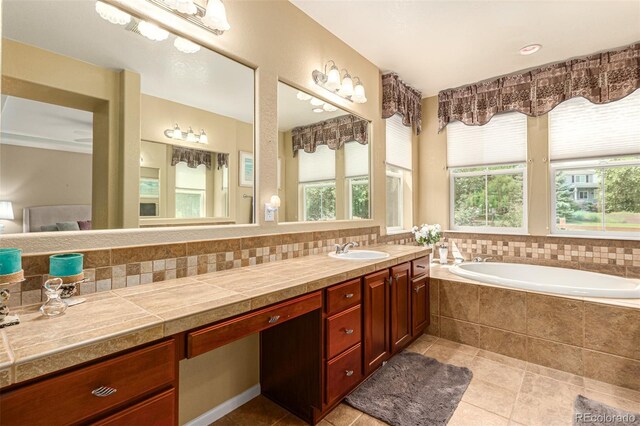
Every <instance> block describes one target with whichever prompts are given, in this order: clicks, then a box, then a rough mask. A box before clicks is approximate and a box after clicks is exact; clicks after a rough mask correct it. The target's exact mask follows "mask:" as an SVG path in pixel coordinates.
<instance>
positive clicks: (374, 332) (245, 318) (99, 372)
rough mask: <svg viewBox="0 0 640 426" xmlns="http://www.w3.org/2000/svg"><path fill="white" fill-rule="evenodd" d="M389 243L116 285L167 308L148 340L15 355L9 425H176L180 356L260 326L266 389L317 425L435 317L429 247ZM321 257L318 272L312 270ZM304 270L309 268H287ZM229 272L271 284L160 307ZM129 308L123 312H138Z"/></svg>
mask: <svg viewBox="0 0 640 426" xmlns="http://www.w3.org/2000/svg"><path fill="white" fill-rule="evenodd" d="M379 249H380V250H382V251H386V252H388V253H389V257H388V258H386V259H384V260H383V261H380V260H378V261H366V262H361V261H358V262H353V261H344V260H336V259H330V258H329V257H328V256H326V254H323V255H313V256H306V257H305V258H298V259H291V260H289V261H280V262H274V263H271V264H268V265H258V266H256V267H248V268H240V269H238V270H235V271H224V272H217V273H211V274H207V275H203V276H198V277H194V278H193V279H187V280H182V281H181V280H176V281H175V282H171V281H167V282H164V283H158V284H157V285H155V284H152V285H149V286H141V287H138V288H130V289H122V291H121V293H120V294H116V295H115V296H116V297H119V298H121V299H123V300H118V299H115V300H114V302H120V303H121V304H126V302H133V303H139V305H140V306H143V307H144V308H145V310H146V312H148V313H151V314H153V315H154V316H156V318H158V317H159V318H162V317H163V316H164V317H165V319H164V320H161V321H160V322H159V323H154V322H151V323H149V324H148V325H149V326H150V328H148V329H147V331H148V332H147V331H145V333H146V334H145V335H146V336H147V337H145V338H144V339H146V340H148V341H146V342H140V340H141V338H140V337H134V336H133V335H131V336H128V335H127V332H126V331H124V332H122V333H120V335H119V336H117V337H116V338H114V336H113V335H110V336H104V337H103V338H100V337H97V338H96V337H95V336H94V337H93V338H92V339H86V341H76V342H72V341H73V338H70V339H67V340H66V341H65V342H64V343H61V344H66V345H67V347H65V348H64V349H61V348H58V349H57V350H53V351H51V350H49V351H46V350H43V352H42V353H40V354H39V355H34V357H33V359H31V360H29V361H28V362H25V363H24V364H22V365H20V364H18V363H16V365H14V366H12V367H11V369H10V370H9V371H10V374H11V375H12V377H13V378H14V379H15V380H14V383H13V384H10V385H8V386H5V387H3V388H2V389H0V410H1V411H2V416H1V417H0V424H2V425H14V424H30V425H37V424H47V425H51V424H79V423H82V424H86V423H91V424H108V425H118V424H167V425H172V424H177V423H178V414H177V413H178V398H177V393H178V391H179V390H178V371H179V369H178V362H179V361H180V360H181V359H185V358H187V359H188V358H193V357H196V356H198V355H201V354H204V353H206V352H208V351H211V350H214V349H216V348H218V347H220V346H223V345H225V344H227V343H230V342H232V341H235V340H238V339H240V338H243V337H245V336H248V335H250V334H253V333H260V383H261V390H262V393H263V395H265V396H266V397H268V398H270V399H271V400H273V401H275V402H277V403H278V404H280V405H282V406H283V407H285V408H287V409H288V410H289V411H291V412H292V413H294V414H296V415H297V416H299V417H300V418H302V419H304V420H305V421H307V422H309V423H312V424H315V423H317V422H318V421H319V420H320V419H321V418H322V417H324V416H325V415H326V414H327V413H328V412H329V411H330V410H331V409H332V408H333V407H335V406H336V405H337V404H338V403H339V402H340V401H341V400H342V399H343V398H344V397H345V396H346V395H347V394H348V393H349V392H351V391H352V390H353V389H354V388H355V387H356V386H357V385H358V384H360V383H361V382H362V381H363V380H364V379H365V378H366V377H368V376H369V375H370V374H371V373H373V372H374V371H375V370H376V369H377V368H378V367H380V366H381V365H382V364H383V363H384V362H385V361H386V360H388V359H389V358H390V357H391V356H393V355H394V354H395V353H397V352H399V351H401V350H402V349H403V348H405V347H406V346H407V345H408V344H409V343H411V341H413V340H414V339H415V338H417V337H418V336H419V335H420V334H422V333H423V331H424V329H425V327H426V326H427V325H428V323H429V305H428V301H429V296H428V293H429V281H428V280H429V265H428V257H426V256H425V255H427V254H428V250H426V249H424V248H421V247H414V246H381V247H379ZM312 263H315V264H316V269H317V270H316V271H313V270H310V269H309V265H310V264H312ZM302 271H306V273H303V272H302ZM276 274H278V275H279V276H280V277H281V280H283V281H284V284H286V285H284V284H283V285H281V286H279V287H278V290H277V291H273V289H271V290H269V289H266V290H264V291H263V290H262V289H261V288H265V287H268V286H269V285H271V286H273V285H274V280H276V277H277V276H278V275H276ZM294 275H300V276H299V277H294V278H287V277H291V276H294ZM266 278H269V279H266ZM225 280H226V281H233V280H236V281H237V282H242V283H244V285H245V286H246V285H248V284H247V283H253V286H252V290H251V291H253V292H254V293H255V292H256V289H258V291H260V292H261V293H264V294H263V295H261V296H259V297H257V296H255V297H250V296H243V295H242V293H236V295H238V296H236V295H230V294H229V292H223V293H222V294H220V293H218V295H217V298H218V299H221V300H224V302H223V303H219V304H217V305H216V306H215V308H211V307H210V306H209V307H207V305H206V303H204V302H207V303H209V302H210V301H207V300H206V299H207V297H209V296H208V294H207V292H206V291H201V293H202V299H203V300H202V302H203V304H199V305H197V306H198V309H197V310H194V309H191V308H186V309H183V312H182V315H180V316H177V317H175V318H174V319H172V320H169V319H168V316H167V315H166V314H163V313H162V312H160V311H159V310H157V309H156V310H154V309H152V306H156V307H158V306H160V305H163V303H162V302H164V301H166V300H168V299H169V298H171V297H174V295H175V294H180V293H183V294H184V293H186V292H187V291H188V290H187V288H192V289H195V288H197V287H198V286H201V287H203V289H204V288H205V286H213V284H207V282H210V283H217V284H218V285H220V286H224V281H225ZM142 287H147V288H144V289H143V288H142ZM216 289H219V288H218V287H216ZM245 292H246V293H247V294H248V293H250V291H249V290H245ZM112 293H117V291H112ZM141 296H144V298H141ZM187 296H188V295H187ZM187 296H185V297H187ZM101 297H102V298H104V297H107V296H99V295H96V299H98V300H95V301H92V300H89V301H88V302H87V305H91V304H94V303H95V304H96V305H94V306H96V307H97V306H98V304H100V303H101V300H100V298H101ZM109 300H111V299H109V297H107V299H106V301H105V300H102V303H110V302H109ZM143 301H144V302H143ZM176 303H179V302H176ZM80 306H82V305H80ZM74 309H77V308H75V307H74ZM78 309H82V308H78ZM121 309H123V311H122V312H121V314H122V315H123V318H124V317H127V315H133V314H132V313H127V312H125V311H124V308H121ZM75 312H79V311H78V310H76V311H75ZM112 314H117V312H113V313H112ZM73 315H74V310H73V309H70V310H69V311H68V312H67V314H65V316H63V317H60V318H54V319H50V320H39V319H38V318H37V317H29V316H28V315H26V316H24V318H25V320H26V321H25V322H26V323H27V324H26V327H24V328H23V333H34V334H33V335H32V336H24V334H23V335H21V336H20V337H18V336H17V334H15V332H14V334H13V335H12V334H9V333H8V334H9V335H8V340H9V343H10V344H11V341H12V337H13V336H15V338H16V340H19V338H27V339H29V338H37V336H36V334H35V330H36V329H37V330H38V331H39V332H46V324H45V325H43V324H44V323H43V322H42V321H46V322H48V323H49V324H51V326H52V327H53V326H55V327H62V328H63V327H64V325H65V324H64V322H68V323H70V322H71V321H77V320H78V318H74V317H73ZM100 315H101V313H100V312H96V313H95V314H94V318H93V320H88V321H87V325H86V327H88V328H90V327H91V323H92V322H93V323H100V321H101V318H100ZM212 319H213V320H212ZM158 325H159V326H160V327H157V326H158ZM30 326H31V327H30ZM156 328H159V329H160V330H162V335H161V336H159V338H155V339H154V338H153V337H152V336H154V335H155V331H153V332H152V331H151V330H155V329H156ZM52 331H54V330H52ZM137 332H139V330H137ZM97 333H98V331H97V330H95V331H92V334H97ZM132 333H133V330H132ZM107 337H108V338H107ZM123 346H127V347H126V349H124V350H123V349H122V348H123ZM114 349H115V350H114ZM18 352H19V351H18ZM107 353H108V354H107ZM95 355H99V356H95ZM88 359H91V360H88ZM85 361H86V362H85ZM43 366H44V367H43ZM211 368H216V366H215V365H212V366H211ZM52 407H55V408H52Z"/></svg>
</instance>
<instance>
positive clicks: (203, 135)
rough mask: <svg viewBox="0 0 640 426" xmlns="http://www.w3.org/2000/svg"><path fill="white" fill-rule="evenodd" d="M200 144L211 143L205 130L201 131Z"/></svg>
mask: <svg viewBox="0 0 640 426" xmlns="http://www.w3.org/2000/svg"><path fill="white" fill-rule="evenodd" d="M198 142H200V143H209V138H208V137H207V134H206V133H205V132H204V129H201V130H200V136H199V137H198Z"/></svg>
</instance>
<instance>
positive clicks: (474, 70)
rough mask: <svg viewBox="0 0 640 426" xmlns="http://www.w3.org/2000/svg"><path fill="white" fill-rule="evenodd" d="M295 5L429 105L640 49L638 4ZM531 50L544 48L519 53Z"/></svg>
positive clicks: (306, 0) (612, 0)
mask: <svg viewBox="0 0 640 426" xmlns="http://www.w3.org/2000/svg"><path fill="white" fill-rule="evenodd" d="M291 2H292V3H293V4H295V5H296V6H297V7H298V8H300V9H301V10H302V11H304V12H305V13H306V14H307V15H309V16H310V17H311V18H313V19H314V20H316V21H317V22H319V23H320V24H321V25H323V26H324V27H325V28H327V29H328V30H329V31H331V32H332V33H333V34H335V35H336V36H338V37H339V38H340V39H342V40H343V41H344V42H346V43H347V44H349V45H350V46H351V47H352V48H354V49H355V50H357V51H358V52H359V53H360V54H362V55H363V56H365V57H366V58H367V59H369V60H370V61H371V62H373V63H374V64H375V65H377V66H378V67H379V68H380V69H381V70H382V71H395V72H397V73H398V74H399V75H400V76H401V78H402V79H403V80H405V81H406V82H407V83H409V84H411V85H412V86H414V87H415V88H417V89H419V90H421V91H422V94H423V96H425V97H426V96H432V95H435V94H437V93H438V92H439V91H440V90H444V89H447V88H452V87H457V86H461V85H464V84H469V83H474V82H477V81H480V80H484V79H488V78H492V77H496V76H499V75H503V74H508V73H511V72H515V71H518V70H522V69H526V68H530V67H534V66H539V65H543V64H546V63H549V62H555V61H561V60H564V59H568V58H571V57H574V56H580V55H586V54H590V53H594V52H597V51H600V50H605V49H610V48H614V47H619V46H624V45H627V44H631V43H633V42H636V41H640V0H554V1H549V0H546V1H545V0H494V1H487V0H475V1H470V0H466V1H464V0H461V1H452V0H414V1H411V0H402V1H400V0H396V1H378V0H361V1H348V0H291ZM531 43H539V44H542V45H543V48H542V49H541V50H540V51H539V52H538V53H535V54H533V55H530V56H522V55H520V54H519V53H518V51H519V49H520V48H522V47H524V46H526V45H528V44H531ZM344 66H348V64H344ZM352 71H353V72H355V73H356V74H357V70H352Z"/></svg>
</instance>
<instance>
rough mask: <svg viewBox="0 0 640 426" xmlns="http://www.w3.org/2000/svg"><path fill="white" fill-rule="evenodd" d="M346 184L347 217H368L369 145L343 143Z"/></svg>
mask: <svg viewBox="0 0 640 426" xmlns="http://www.w3.org/2000/svg"><path fill="white" fill-rule="evenodd" d="M344 164H345V177H346V184H347V196H348V200H349V202H348V203H347V210H348V211H347V217H348V218H350V219H368V218H369V217H370V213H369V146H368V145H362V144H360V143H358V142H347V143H346V144H345V145H344Z"/></svg>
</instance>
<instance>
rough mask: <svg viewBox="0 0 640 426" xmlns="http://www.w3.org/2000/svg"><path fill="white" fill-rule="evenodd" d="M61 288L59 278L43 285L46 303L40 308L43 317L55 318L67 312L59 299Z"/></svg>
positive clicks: (63, 302) (64, 304)
mask: <svg viewBox="0 0 640 426" xmlns="http://www.w3.org/2000/svg"><path fill="white" fill-rule="evenodd" d="M61 286H62V280H61V279H60V278H52V279H50V280H47V282H45V283H44V290H45V295H46V296H47V301H46V302H45V303H44V305H42V306H40V312H41V313H42V315H44V316H45V317H56V316H58V315H62V314H64V311H66V310H67V307H68V306H67V304H66V303H65V301H64V300H62V299H61V298H60V293H61V292H62V290H61V289H60V287H61Z"/></svg>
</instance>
